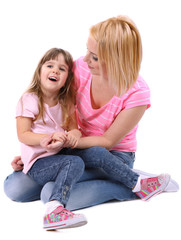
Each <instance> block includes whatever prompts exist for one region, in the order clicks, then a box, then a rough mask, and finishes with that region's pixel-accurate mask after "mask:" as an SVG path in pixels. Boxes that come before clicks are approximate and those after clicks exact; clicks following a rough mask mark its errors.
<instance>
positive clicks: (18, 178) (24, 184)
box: [4, 149, 138, 210]
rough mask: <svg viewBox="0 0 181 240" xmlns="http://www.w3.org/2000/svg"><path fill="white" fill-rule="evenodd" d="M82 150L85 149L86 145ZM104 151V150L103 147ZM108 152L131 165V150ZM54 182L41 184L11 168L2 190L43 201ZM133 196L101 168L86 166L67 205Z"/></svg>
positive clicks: (22, 198) (23, 198) (19, 197)
mask: <svg viewBox="0 0 181 240" xmlns="http://www.w3.org/2000/svg"><path fill="white" fill-rule="evenodd" d="M84 151H87V149H85V150H84ZM105 151H107V150H106V149H105ZM88 152H89V151H88ZM110 153H111V155H110V156H111V157H115V156H116V157H117V158H118V159H120V161H122V162H123V163H124V164H125V165H127V166H128V167H130V168H132V167H133V163H134V160H135V155H134V153H126V152H118V151H111V152H110ZM54 184H55V183H54V182H48V183H46V184H45V185H44V186H43V187H42V186H40V185H38V184H37V183H36V182H34V181H33V180H32V179H31V178H30V177H29V176H28V175H25V174H24V173H22V172H21V171H19V172H13V173H12V174H11V175H9V176H8V177H7V178H6V179H5V181H4V191H5V193H6V195H7V196H8V197H9V198H10V199H12V200H14V201H18V202H30V201H35V200H38V199H40V198H41V200H42V201H43V202H44V203H46V202H48V201H49V198H50V196H51V195H52V191H53V188H54ZM134 199H138V197H137V195H136V194H134V193H133V192H132V190H131V189H130V188H128V187H126V186H125V185H124V184H122V183H120V182H118V181H116V180H113V179H112V178H110V176H109V175H108V174H107V173H105V172H104V171H103V170H102V169H101V168H86V169H85V171H84V173H83V175H82V177H81V178H80V179H79V181H78V182H77V183H75V185H74V186H73V188H72V190H71V193H70V197H69V200H68V202H67V205H66V208H67V209H69V210H76V209H81V208H85V207H90V206H94V205H97V204H101V203H104V202H107V201H110V200H119V201H125V200H134Z"/></svg>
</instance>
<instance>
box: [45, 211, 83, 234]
mask: <svg viewBox="0 0 181 240" xmlns="http://www.w3.org/2000/svg"><path fill="white" fill-rule="evenodd" d="M86 223H87V219H86V218H85V216H84V215H83V214H74V213H72V212H70V211H68V210H67V209H65V208H63V207H62V206H59V207H57V208H56V209H55V210H54V211H52V212H51V213H50V214H46V215H45V216H44V223H43V228H44V229H46V230H53V229H60V228H71V227H79V226H83V225H85V224H86Z"/></svg>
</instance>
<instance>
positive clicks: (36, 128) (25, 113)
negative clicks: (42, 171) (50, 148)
mask: <svg viewBox="0 0 181 240" xmlns="http://www.w3.org/2000/svg"><path fill="white" fill-rule="evenodd" d="M44 106H45V110H46V111H45V113H44V121H45V122H46V124H44V123H43V120H42V118H40V119H37V120H35V121H34V122H33V124H32V127H31V131H32V132H34V133H41V134H51V133H53V132H57V131H59V132H61V131H64V130H63V128H62V127H61V123H62V109H61V106H60V104H59V103H58V104H57V105H56V106H54V107H49V106H48V105H47V104H45V105H44ZM38 113H39V109H38V97H37V96H36V95H35V94H34V93H25V94H24V95H23V96H22V97H21V98H20V100H19V102H18V105H17V109H16V117H19V116H22V117H28V118H32V119H33V120H34V119H35V118H36V116H37V115H38ZM52 154H55V152H54V153H52V152H47V151H46V150H45V149H44V148H42V147H41V146H30V145H26V144H23V143H21V159H22V161H23V163H24V169H23V172H24V173H27V172H28V170H29V169H30V168H31V166H32V165H33V163H34V162H35V161H36V160H37V159H38V158H42V157H47V156H50V155H52Z"/></svg>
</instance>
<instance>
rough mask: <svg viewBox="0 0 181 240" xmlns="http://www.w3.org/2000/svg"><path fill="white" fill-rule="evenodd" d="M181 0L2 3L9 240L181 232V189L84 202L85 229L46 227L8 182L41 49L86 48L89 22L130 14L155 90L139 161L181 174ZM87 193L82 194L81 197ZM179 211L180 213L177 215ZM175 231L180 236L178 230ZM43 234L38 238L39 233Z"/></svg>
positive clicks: (78, 51) (0, 63)
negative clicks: (20, 113) (21, 109)
mask: <svg viewBox="0 0 181 240" xmlns="http://www.w3.org/2000/svg"><path fill="white" fill-rule="evenodd" d="M179 3H180V1H179V0H172V1H169V0H168V1H167V0H152V1H145V0H136V1H135V0H124V1H122V0H109V1H107V0H97V1H92V0H91V1H87V0H76V1H74V0H72V1H71V0H64V1H62V0H51V1H50V0H49V1H47V0H36V1H33V0H30V1H25V0H16V1H14V0H6V1H1V3H0V67H1V76H0V109H1V117H0V126H1V137H0V146H1V155H0V156H1V157H0V159H1V168H0V184H1V185H0V186H1V187H0V191H1V193H0V196H1V197H0V209H1V212H0V214H1V217H0V222H1V223H0V225H1V231H0V236H1V237H2V236H3V237H4V238H5V239H10V238H13V237H14V238H15V237H16V239H25V238H26V239H33V238H34V237H37V236H38V237H39V238H41V239H43V238H44V239H63V240H64V239H71V238H73V237H75V238H76V239H93V238H94V239H98V238H101V239H111V238H113V237H116V238H117V239H132V238H134V239H160V238H161V239H164V238H166V239H179V236H180V235H181V234H180V230H179V228H180V223H179V220H176V218H177V215H178V218H180V214H181V207H180V200H181V198H180V192H178V193H171V194H162V195H160V196H158V197H156V198H154V199H153V200H152V201H150V202H149V203H144V202H142V201H131V202H119V203H111V204H103V205H100V206H96V207H92V208H89V209H84V210H82V211H81V212H83V213H84V214H85V215H86V216H87V218H88V220H89V223H88V224H87V225H86V226H84V227H81V228H75V229H67V230H61V231H58V232H46V231H44V230H43V229H42V214H43V211H44V208H43V204H42V203H41V202H40V201H37V202H34V203H26V204H25V203H24V204H23V203H14V202H12V201H10V200H9V199H8V198H7V197H6V196H5V195H4V193H3V181H4V179H5V177H6V176H7V175H8V174H10V173H11V172H12V169H11V166H10V162H11V160H12V159H13V157H14V156H15V155H19V153H20V151H19V143H18V140H17V137H16V124H15V118H14V116H15V108H16V104H17V101H18V99H19V97H20V96H21V94H22V93H23V92H24V90H25V89H26V87H27V86H28V84H29V83H30V81H31V78H32V75H33V72H34V70H35V68H36V66H37V63H38V61H39V59H40V58H41V57H42V55H43V54H44V53H45V52H46V51H47V50H48V49H49V48H52V47H61V48H64V49H66V50H68V51H70V52H71V53H72V55H73V57H74V59H76V58H78V57H79V56H82V55H84V53H85V51H86V40H87V37H88V31H89V28H90V26H91V25H93V24H95V23H97V22H99V21H101V20H104V19H106V18H108V17H112V16H117V15H120V14H123V15H128V16H129V17H131V18H132V19H133V20H134V21H135V23H136V24H137V26H138V28H139V30H140V33H141V36H142V41H143V62H142V68H141V75H142V76H143V77H144V79H145V80H146V82H147V83H148V85H149V86H150V89H151V101H152V107H151V108H150V109H149V110H148V111H147V112H146V114H145V116H144V117H143V119H142V120H141V122H140V127H139V130H138V151H137V155H136V163H135V168H138V169H141V170H144V171H148V172H152V173H161V172H169V173H170V174H171V175H172V177H173V178H174V179H175V180H176V181H177V182H178V183H181V177H180V166H181V164H180V161H181V156H180V135H181V127H180V123H181V114H180V109H181V108H180V104H181V96H180V87H181V76H180V69H181V66H180V65H181V61H180V59H181V30H180V29H181V28H180V23H181V15H180V5H179ZM80 197H81V196H80ZM178 218H177V219H178ZM173 235H174V236H175V237H173ZM38 237H37V238H36V239H38Z"/></svg>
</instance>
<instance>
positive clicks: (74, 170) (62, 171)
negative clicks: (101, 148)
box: [28, 154, 84, 205]
mask: <svg viewBox="0 0 181 240" xmlns="http://www.w3.org/2000/svg"><path fill="white" fill-rule="evenodd" d="M83 172H84V162H83V161H82V159H81V158H80V157H78V156H73V155H70V156H69V155H63V154H56V155H52V156H48V157H44V158H40V159H38V160H37V161H36V162H35V163H34V164H33V166H32V167H31V169H30V170H29V171H28V175H29V176H30V177H31V178H32V179H33V180H34V181H35V182H37V183H38V184H39V185H42V186H44V185H45V184H46V183H47V182H50V181H54V186H53V189H52V194H51V196H50V197H49V201H51V200H58V201H59V202H61V203H62V204H63V205H66V204H67V201H68V199H69V196H70V191H71V189H72V187H73V185H74V184H75V183H76V182H77V181H78V180H79V179H80V177H81V176H82V174H83Z"/></svg>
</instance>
